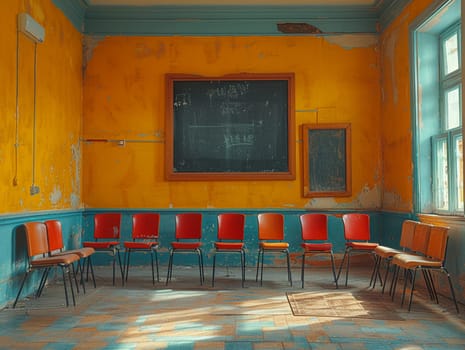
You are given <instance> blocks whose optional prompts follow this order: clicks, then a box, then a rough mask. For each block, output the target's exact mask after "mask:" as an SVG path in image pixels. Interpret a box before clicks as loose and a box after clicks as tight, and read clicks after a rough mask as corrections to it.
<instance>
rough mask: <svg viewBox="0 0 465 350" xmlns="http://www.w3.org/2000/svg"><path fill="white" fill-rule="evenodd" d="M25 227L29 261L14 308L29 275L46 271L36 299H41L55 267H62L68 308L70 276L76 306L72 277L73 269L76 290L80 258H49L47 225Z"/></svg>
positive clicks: (65, 256) (74, 300)
mask: <svg viewBox="0 0 465 350" xmlns="http://www.w3.org/2000/svg"><path fill="white" fill-rule="evenodd" d="M24 227H25V229H26V240H27V253H28V261H27V267H26V273H25V274H24V278H23V281H22V282H21V286H20V288H19V291H18V294H17V295H16V299H15V301H14V303H13V308H15V307H16V304H17V303H18V299H19V297H20V295H21V292H22V290H23V287H24V283H25V282H26V279H27V277H28V276H29V273H30V272H31V271H34V270H44V271H43V274H42V278H41V280H40V283H39V287H38V289H37V292H36V297H39V296H40V295H41V294H42V290H43V288H44V286H45V283H46V281H47V275H48V272H49V271H50V269H51V268H54V267H60V268H61V271H62V274H63V286H64V290H65V298H66V306H69V299H68V286H67V283H66V274H68V281H69V287H70V289H71V295H72V298H73V305H74V306H76V299H75V297H74V289H73V283H72V277H71V269H72V271H73V275H74V281H75V283H76V288H78V284H77V280H76V274H75V271H74V265H73V263H75V262H77V261H78V260H79V256H78V255H76V254H66V255H59V256H49V249H48V242H47V227H46V226H45V224H44V223H42V222H28V223H26V224H24ZM70 267H71V269H70Z"/></svg>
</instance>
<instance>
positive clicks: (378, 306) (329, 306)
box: [287, 291, 404, 320]
mask: <svg viewBox="0 0 465 350" xmlns="http://www.w3.org/2000/svg"><path fill="white" fill-rule="evenodd" d="M287 300H288V301H289V305H290V306H291V309H292V313H293V314H294V316H315V317H342V318H369V319H378V320H404V319H403V318H402V317H401V316H400V315H399V312H402V311H399V310H398V309H397V305H395V304H394V303H393V302H391V299H390V297H389V296H388V295H382V294H381V293H379V292H375V291H371V292H370V291H352V292H347V291H346V292H342V291H341V292H338V291H328V292H326V291H325V292H288V293H287Z"/></svg>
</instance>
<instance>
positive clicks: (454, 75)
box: [431, 22, 464, 216]
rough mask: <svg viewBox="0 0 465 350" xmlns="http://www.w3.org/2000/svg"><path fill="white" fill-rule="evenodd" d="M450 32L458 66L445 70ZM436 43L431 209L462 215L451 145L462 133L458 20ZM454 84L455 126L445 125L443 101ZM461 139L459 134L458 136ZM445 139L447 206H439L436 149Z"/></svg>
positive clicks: (445, 113)
mask: <svg viewBox="0 0 465 350" xmlns="http://www.w3.org/2000/svg"><path fill="white" fill-rule="evenodd" d="M453 35H457V44H458V45H457V50H458V68H457V69H456V70H454V71H452V72H450V73H446V72H445V71H446V69H445V68H446V41H447V40H448V39H449V38H451V37H452V36H453ZM438 40H439V44H438V51H439V72H440V74H439V84H438V85H439V87H438V88H439V94H438V96H439V99H440V100H439V106H440V108H439V116H438V117H439V119H440V122H439V125H440V131H439V132H438V133H436V134H433V135H432V136H431V142H432V146H431V152H432V157H431V168H432V169H431V173H432V192H433V209H432V211H433V213H435V214H440V215H462V216H463V215H464V209H463V208H459V206H458V203H459V198H458V196H459V194H458V191H459V190H460V188H463V184H462V186H459V184H458V182H457V177H456V175H457V156H458V155H457V152H456V148H455V142H456V140H457V138H459V137H462V118H461V116H462V77H461V73H462V64H461V53H462V48H461V46H462V45H461V23H460V22H456V23H453V24H452V25H450V26H449V27H447V28H446V29H445V30H444V31H442V32H441V33H440V34H439V36H438ZM457 88H458V92H459V116H460V117H459V126H457V127H454V128H451V129H448V125H449V118H448V117H449V115H448V114H449V109H448V104H447V94H448V93H449V92H450V91H452V90H454V89H457ZM462 140H463V137H462ZM444 141H445V142H446V145H447V155H446V166H447V189H445V190H446V191H447V193H448V194H447V197H448V203H447V204H448V208H447V209H443V208H441V207H440V205H439V202H440V198H439V197H440V196H439V193H440V191H439V189H440V184H439V183H438V181H439V179H441V178H442V177H441V176H439V173H438V165H439V164H438V162H439V161H440V160H439V158H438V149H439V147H440V144H442V143H443V142H444Z"/></svg>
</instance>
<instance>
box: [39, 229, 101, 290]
mask: <svg viewBox="0 0 465 350" xmlns="http://www.w3.org/2000/svg"><path fill="white" fill-rule="evenodd" d="M45 226H46V227H47V238H48V248H49V251H50V255H52V256H58V255H64V254H77V255H79V258H80V259H79V261H78V270H79V271H80V272H81V284H82V289H83V290H84V293H85V292H86V287H85V284H84V266H85V264H86V262H87V266H88V267H90V271H91V275H92V280H93V282H94V288H97V284H96V283H95V276H94V268H93V266H92V259H91V256H92V254H94V253H95V249H94V248H90V247H83V248H77V249H68V250H64V249H65V245H64V244H63V232H62V229H61V222H60V221H59V220H47V221H45ZM81 260H82V262H83V263H82V264H81Z"/></svg>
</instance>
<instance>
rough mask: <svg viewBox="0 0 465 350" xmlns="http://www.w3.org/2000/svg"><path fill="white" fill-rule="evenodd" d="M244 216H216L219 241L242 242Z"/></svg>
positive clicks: (232, 214) (227, 214)
mask: <svg viewBox="0 0 465 350" xmlns="http://www.w3.org/2000/svg"><path fill="white" fill-rule="evenodd" d="M244 223H245V215H244V214H239V213H225V214H219V215H218V239H219V240H238V241H243V240H244Z"/></svg>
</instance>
